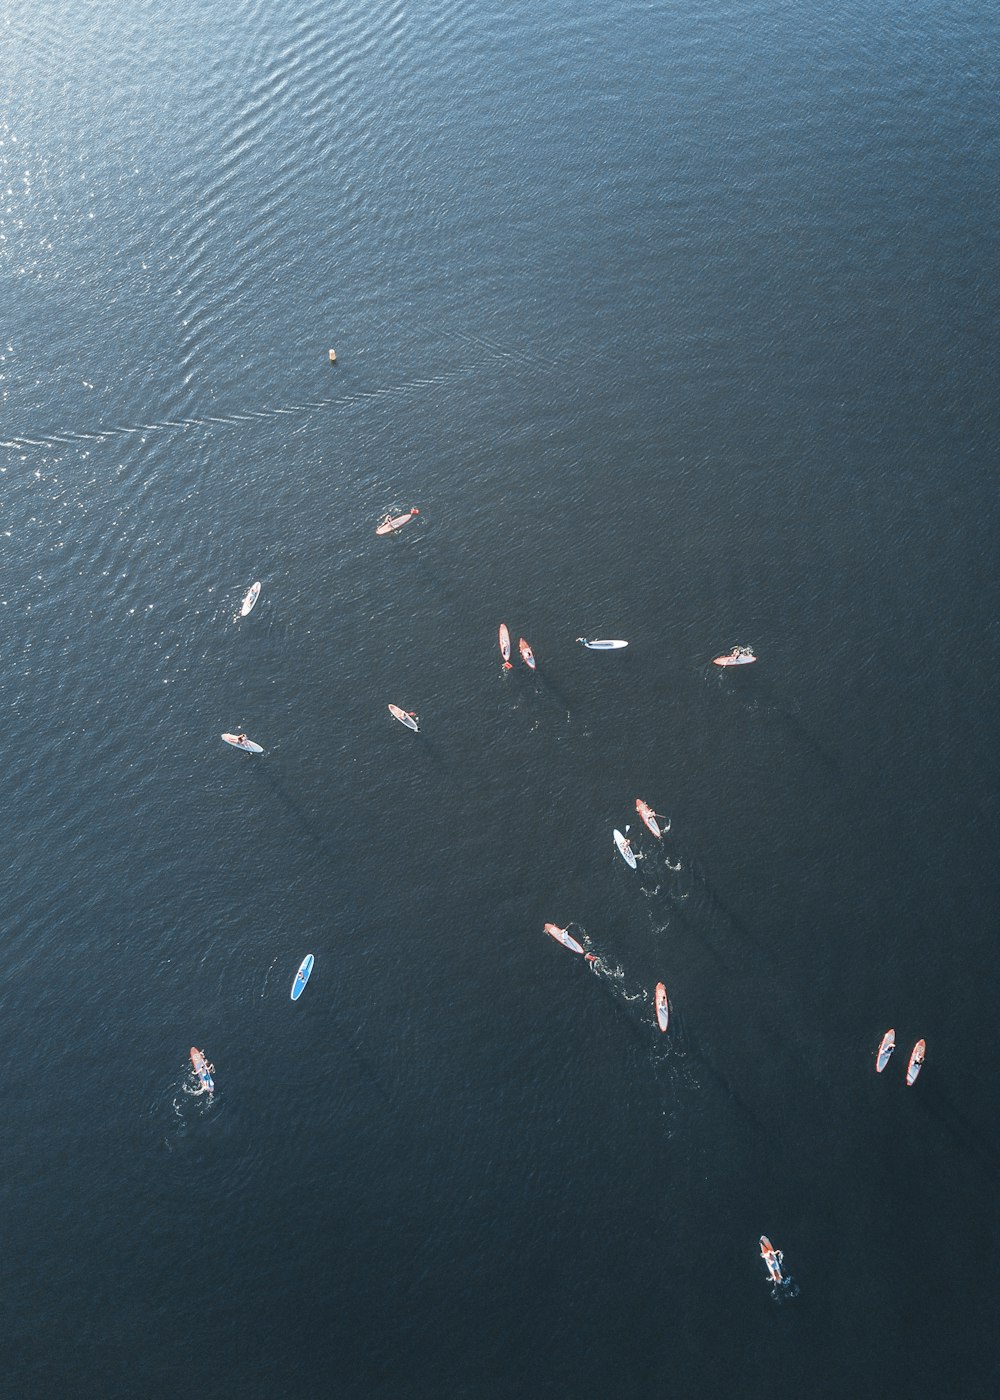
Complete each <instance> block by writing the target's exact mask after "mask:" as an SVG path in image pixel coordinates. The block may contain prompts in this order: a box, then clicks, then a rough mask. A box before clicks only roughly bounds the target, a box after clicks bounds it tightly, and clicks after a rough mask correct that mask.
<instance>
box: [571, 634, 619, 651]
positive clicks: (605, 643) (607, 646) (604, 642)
mask: <svg viewBox="0 0 1000 1400" xmlns="http://www.w3.org/2000/svg"><path fill="white" fill-rule="evenodd" d="M576 640H577V641H578V642H579V643H580V645H581V646H584V647H586V648H587V650H588V651H621V650H623V648H625V647H627V646H628V642H623V641H621V640H620V639H618V638H606V637H595V638H593V639H591V638H590V637H577V639H576Z"/></svg>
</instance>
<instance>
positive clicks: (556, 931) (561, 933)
mask: <svg viewBox="0 0 1000 1400" xmlns="http://www.w3.org/2000/svg"><path fill="white" fill-rule="evenodd" d="M545 932H546V933H547V934H548V935H549V937H550V938H554V939H555V940H556V942H557V943H561V944H562V945H563V947H564V948H568V949H569V950H570V952H571V953H582V952H583V944H582V943H577V941H576V939H575V938H574V937H573V935H572V934H571V933H570V932H569V931H568V930H567V929H564V928H560V927H559V925H558V924H546V925H545Z"/></svg>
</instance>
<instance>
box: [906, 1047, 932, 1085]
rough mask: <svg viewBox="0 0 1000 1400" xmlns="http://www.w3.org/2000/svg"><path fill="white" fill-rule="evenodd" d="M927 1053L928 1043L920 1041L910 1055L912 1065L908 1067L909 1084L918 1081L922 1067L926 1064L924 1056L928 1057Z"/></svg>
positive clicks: (907, 1078) (907, 1077)
mask: <svg viewBox="0 0 1000 1400" xmlns="http://www.w3.org/2000/svg"><path fill="white" fill-rule="evenodd" d="M926 1053H927V1042H926V1041H925V1040H918V1041H917V1043H916V1045H914V1047H913V1050H912V1051H911V1053H910V1063H909V1064H908V1065H907V1066H906V1082H907V1084H912V1083H913V1081H914V1080H915V1079H916V1077H917V1075H918V1074H919V1073H920V1066H921V1065H922V1064H923V1062H924V1056H925V1055H926Z"/></svg>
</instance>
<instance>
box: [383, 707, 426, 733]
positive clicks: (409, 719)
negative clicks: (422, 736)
mask: <svg viewBox="0 0 1000 1400" xmlns="http://www.w3.org/2000/svg"><path fill="white" fill-rule="evenodd" d="M389 713H390V714H391V715H392V717H393V719H398V720H399V722H400V724H405V725H406V728H407V729H412V730H413V732H414V734H419V733H420V725H419V724H418V723H417V716H416V715H412V714H410V712H409V710H401V709H400V707H399V706H398V705H390V706H389Z"/></svg>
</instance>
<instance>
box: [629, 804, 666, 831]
mask: <svg viewBox="0 0 1000 1400" xmlns="http://www.w3.org/2000/svg"><path fill="white" fill-rule="evenodd" d="M635 810H636V811H637V812H638V813H639V816H640V817H642V819H643V821H644V822H645V823H646V825H647V826H648V827H649V829H650V831H651V832H652V833H653V835H654V836H655V837H656V839H657V840H658V841H659V840H662V832H661V831H660V823H659V822H658V821H657V820H656V813H655V812H654V811H653V809H652V807H650V805H649V803H648V802H643V800H642V798H641V797H637V798H636V799H635Z"/></svg>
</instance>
